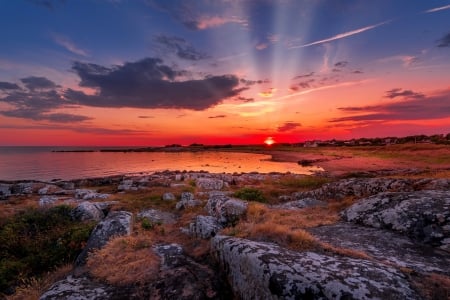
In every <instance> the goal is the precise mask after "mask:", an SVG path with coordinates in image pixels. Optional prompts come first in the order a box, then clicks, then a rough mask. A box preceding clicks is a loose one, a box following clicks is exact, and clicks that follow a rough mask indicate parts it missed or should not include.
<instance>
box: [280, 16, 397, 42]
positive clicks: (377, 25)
mask: <svg viewBox="0 0 450 300" xmlns="http://www.w3.org/2000/svg"><path fill="white" fill-rule="evenodd" d="M389 22H390V21H386V22H382V23H378V24H375V25H370V26H366V27H363V28H359V29H355V30H352V31H347V32H344V33H339V34H337V35H335V36H332V37H329V38H326V39H323V40H319V41H315V42H311V43H308V44H304V45H297V46H290V47H289V49H297V48H305V47H309V46H313V45H319V44H323V43H328V42H331V41H335V40H339V39H343V38H346V37H349V36H352V35H355V34H359V33H363V32H365V31H368V30H371V29H374V28H377V27H379V26H381V25H384V24H387V23H389Z"/></svg>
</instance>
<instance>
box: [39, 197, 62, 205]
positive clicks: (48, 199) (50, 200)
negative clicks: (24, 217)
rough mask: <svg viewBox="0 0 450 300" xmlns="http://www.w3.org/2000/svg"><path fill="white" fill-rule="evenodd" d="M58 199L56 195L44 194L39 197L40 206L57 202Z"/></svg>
mask: <svg viewBox="0 0 450 300" xmlns="http://www.w3.org/2000/svg"><path fill="white" fill-rule="evenodd" d="M56 201H58V197H54V196H44V197H41V198H40V199H39V206H41V207H44V206H50V205H53V204H55V202H56Z"/></svg>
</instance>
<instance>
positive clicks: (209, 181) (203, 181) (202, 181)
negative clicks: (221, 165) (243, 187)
mask: <svg viewBox="0 0 450 300" xmlns="http://www.w3.org/2000/svg"><path fill="white" fill-rule="evenodd" d="M195 186H197V187H198V188H200V189H203V190H221V189H222V188H223V180H222V179H217V178H206V177H200V178H197V179H196V180H195Z"/></svg>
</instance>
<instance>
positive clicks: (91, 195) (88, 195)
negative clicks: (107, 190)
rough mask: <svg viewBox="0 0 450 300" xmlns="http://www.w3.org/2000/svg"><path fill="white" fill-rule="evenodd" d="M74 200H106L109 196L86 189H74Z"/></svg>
mask: <svg viewBox="0 0 450 300" xmlns="http://www.w3.org/2000/svg"><path fill="white" fill-rule="evenodd" d="M74 196H75V198H77V199H81V200H92V199H107V198H108V197H109V194H100V193H97V192H96V191H94V190H88V189H76V190H75V195H74Z"/></svg>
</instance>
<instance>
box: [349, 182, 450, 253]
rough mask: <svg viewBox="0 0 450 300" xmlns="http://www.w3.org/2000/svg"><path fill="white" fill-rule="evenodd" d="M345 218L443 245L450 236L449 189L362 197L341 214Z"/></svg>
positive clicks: (435, 244)
mask: <svg viewBox="0 0 450 300" xmlns="http://www.w3.org/2000/svg"><path fill="white" fill-rule="evenodd" d="M342 216H343V218H344V219H345V220H346V221H349V222H354V223H358V224H363V225H366V226H371V227H375V228H386V229H390V230H394V231H397V232H400V233H403V234H406V235H409V236H411V237H414V238H416V239H419V240H421V241H423V242H425V243H429V244H431V245H434V246H441V245H442V241H443V240H445V239H446V238H450V233H449V232H448V231H446V230H445V228H446V226H448V225H450V191H416V192H409V193H408V192H404V193H389V192H388V193H380V194H378V195H375V196H371V197H369V198H365V199H361V200H360V201H358V202H357V203H355V204H353V205H352V206H350V207H349V208H347V209H346V210H345V211H344V212H343V213H342Z"/></svg>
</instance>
